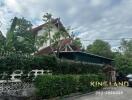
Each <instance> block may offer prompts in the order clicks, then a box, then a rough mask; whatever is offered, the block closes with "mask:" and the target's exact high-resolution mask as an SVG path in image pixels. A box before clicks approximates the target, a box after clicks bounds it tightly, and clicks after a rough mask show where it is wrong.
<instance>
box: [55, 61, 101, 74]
mask: <svg viewBox="0 0 132 100" xmlns="http://www.w3.org/2000/svg"><path fill="white" fill-rule="evenodd" d="M101 71H102V66H100V65H95V64H89V63H82V62H75V61H66V60H64V61H58V66H57V70H55V73H56V74H57V73H59V74H60V73H61V74H89V73H92V74H96V73H99V72H101Z"/></svg>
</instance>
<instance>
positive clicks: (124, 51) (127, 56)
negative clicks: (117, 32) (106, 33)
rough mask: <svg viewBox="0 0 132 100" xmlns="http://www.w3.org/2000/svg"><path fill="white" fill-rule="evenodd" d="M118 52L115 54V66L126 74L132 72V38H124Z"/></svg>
mask: <svg viewBox="0 0 132 100" xmlns="http://www.w3.org/2000/svg"><path fill="white" fill-rule="evenodd" d="M119 51H120V52H118V54H117V55H116V56H115V66H116V67H117V69H118V70H119V72H122V73H124V74H128V73H132V40H129V41H127V40H124V39H123V40H122V41H121V43H120V47H119Z"/></svg>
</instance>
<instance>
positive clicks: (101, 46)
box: [86, 40, 113, 58]
mask: <svg viewBox="0 0 132 100" xmlns="http://www.w3.org/2000/svg"><path fill="white" fill-rule="evenodd" d="M86 51H87V52H89V53H93V54H97V55H100V56H105V57H109V58H112V57H113V53H112V51H111V46H110V44H109V43H108V42H105V41H102V40H95V41H94V42H93V44H91V45H88V46H87V50H86Z"/></svg>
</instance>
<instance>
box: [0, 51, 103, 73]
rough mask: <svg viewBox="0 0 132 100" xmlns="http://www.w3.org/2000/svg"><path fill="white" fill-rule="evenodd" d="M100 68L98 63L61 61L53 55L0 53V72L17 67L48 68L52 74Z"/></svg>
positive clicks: (91, 70) (96, 71) (86, 71)
mask: <svg viewBox="0 0 132 100" xmlns="http://www.w3.org/2000/svg"><path fill="white" fill-rule="evenodd" d="M101 68H102V67H101V66H99V65H92V64H83V63H81V62H78V63H77V62H73V61H72V62H71V61H66V60H65V61H61V60H57V59H56V58H55V57H53V56H31V55H28V54H20V53H10V54H8V55H4V54H0V73H3V72H5V71H7V73H12V72H13V71H14V70H18V69H20V70H24V71H25V72H26V71H27V72H28V71H30V70H31V69H44V70H47V69H48V70H52V71H53V74H84V73H85V74H86V73H98V72H99V71H101Z"/></svg>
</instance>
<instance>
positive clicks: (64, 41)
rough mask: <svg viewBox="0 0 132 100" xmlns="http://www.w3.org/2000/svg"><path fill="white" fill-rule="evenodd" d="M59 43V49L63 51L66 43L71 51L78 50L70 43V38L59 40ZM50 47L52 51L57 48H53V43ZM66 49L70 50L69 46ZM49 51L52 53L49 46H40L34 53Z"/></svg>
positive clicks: (41, 53) (46, 52) (40, 53)
mask: <svg viewBox="0 0 132 100" xmlns="http://www.w3.org/2000/svg"><path fill="white" fill-rule="evenodd" d="M59 44H60V46H59V51H65V46H67V45H69V46H70V47H71V49H72V50H73V51H80V48H79V47H77V46H74V45H72V39H70V38H67V39H63V40H60V43H59ZM52 48H53V50H54V51H57V48H55V46H54V44H53V45H52ZM67 51H71V50H70V48H69V49H67ZM50 53H52V49H51V47H50V46H48V47H46V48H42V49H41V50H39V51H38V52H37V53H36V54H37V55H43V54H50Z"/></svg>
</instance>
